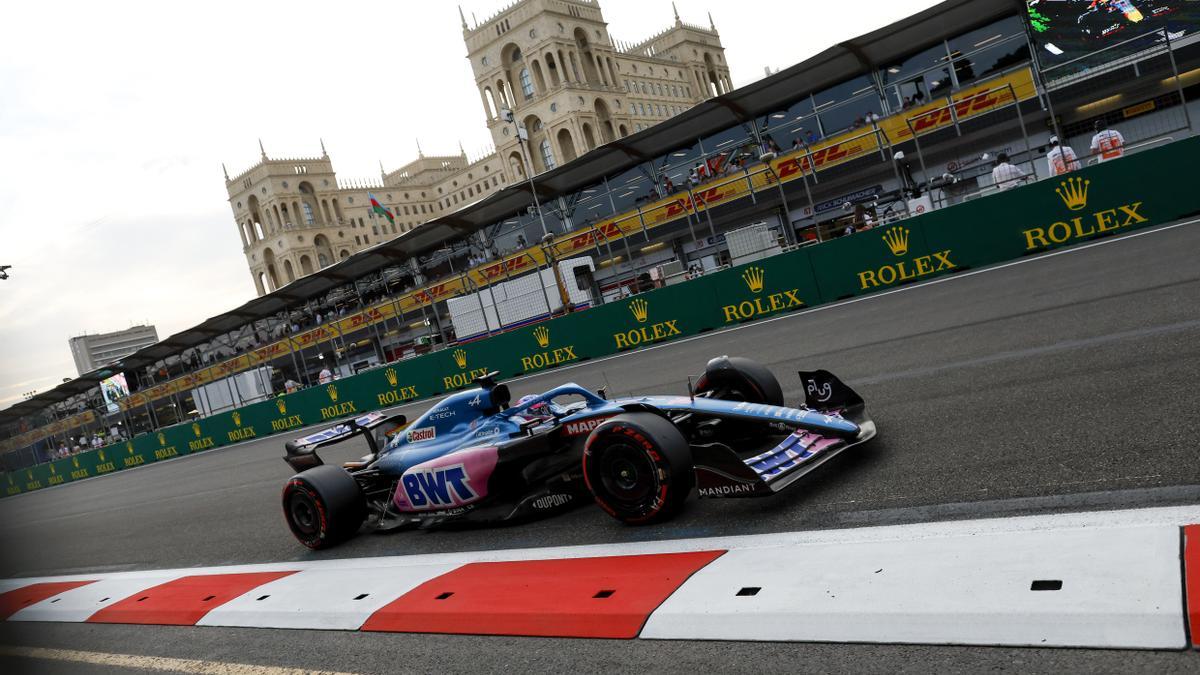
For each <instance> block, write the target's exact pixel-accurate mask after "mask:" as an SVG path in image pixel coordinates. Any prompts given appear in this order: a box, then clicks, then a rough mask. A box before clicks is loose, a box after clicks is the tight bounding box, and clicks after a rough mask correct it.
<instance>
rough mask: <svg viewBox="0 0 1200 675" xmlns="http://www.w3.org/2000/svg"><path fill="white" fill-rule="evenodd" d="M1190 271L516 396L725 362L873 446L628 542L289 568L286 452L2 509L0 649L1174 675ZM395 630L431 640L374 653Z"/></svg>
mask: <svg viewBox="0 0 1200 675" xmlns="http://www.w3.org/2000/svg"><path fill="white" fill-rule="evenodd" d="M1197 250H1200V222H1190V221H1186V222H1182V223H1176V224H1172V225H1168V226H1164V227H1160V228H1155V229H1150V230H1145V231H1141V232H1137V233H1133V234H1131V235H1128V236H1125V237H1121V238H1113V239H1108V240H1104V241H1102V242H1098V243H1096V244H1090V245H1085V246H1082V247H1077V248H1074V249H1067V250H1064V251H1061V252H1057V253H1054V254H1049V255H1044V256H1041V257H1037V258H1030V259H1025V260H1022V261H1020V262H1019V263H1016V264H1009V265H1003V266H998V267H995V268H991V269H986V270H980V271H975V272H971V273H967V274H964V275H958V276H954V277H947V278H945V279H944V280H940V281H935V282H931V283H927V284H924V285H917V286H912V287H907V288H905V289H902V290H899V291H895V292H891V293H888V294H881V295H876V296H870V297H865V298H862V299H857V300H853V301H850V302H845V303H841V304H835V305H828V306H823V307H821V308H816V309H813V310H809V311H805V312H801V313H797V314H791V315H787V316H785V317H782V318H779V319H774V320H769V321H764V322H761V323H758V324H752V325H747V326H744V327H740V328H737V329H733V330H726V331H720V332H715V333H711V334H706V335H704V336H700V337H697V338H692V339H688V340H684V341H680V342H676V343H671V344H668V345H664V346H662V347H657V348H654V349H650V350H646V351H643V352H638V353H633V354H628V355H622V356H617V357H615V358H610V359H597V360H593V361H590V362H587V363H583V364H579V365H578V366H574V367H571V368H568V369H565V370H562V371H556V372H552V373H546V374H539V375H534V376H531V377H526V378H520V379H517V380H514V381H512V382H511V383H510V386H511V387H512V389H513V393H514V395H515V396H520V395H523V394H526V393H530V392H534V391H539V390H544V389H547V388H549V387H551V386H554V385H555V384H559V383H561V382H563V381H570V380H574V381H576V382H578V383H580V384H582V385H584V386H592V387H599V386H609V387H610V392H612V393H613V394H614V395H619V394H625V393H627V392H630V391H637V392H647V393H672V392H682V391H685V390H686V376H687V374H688V373H695V372H698V371H699V370H700V368H702V366H703V363H704V361H705V360H706V359H707V358H708V357H711V356H714V355H720V354H731V355H745V356H750V357H753V358H755V359H757V360H759V361H761V362H763V363H764V364H765V365H767V366H768V367H770V368H771V369H772V370H773V371H775V372H776V373H777V374H778V376H779V378H780V380H781V383H782V384H783V387H784V390H785V391H784V394H785V397H786V398H787V399H788V400H789V401H794V400H796V399H797V398H799V397H800V395H801V392H800V384H799V381H798V378H795V377H794V372H795V371H796V370H800V369H803V368H811V367H822V368H827V369H829V370H830V371H832V372H834V373H837V374H838V375H839V376H840V377H842V378H843V379H844V380H845V381H846V382H847V383H848V384H850V385H851V386H852V387H854V388H855V389H856V390H857V391H859V392H860V393H861V394H862V395H863V397H864V398H865V399H866V401H867V405H868V406H869V409H870V411H871V413H872V416H873V417H874V419H875V420H876V422H877V424H878V425H879V429H880V436H879V438H878V439H876V440H875V441H873V442H872V443H870V444H868V445H865V446H863V447H862V452H859V453H855V454H853V455H850V454H847V455H846V456H844V457H842V458H839V459H838V461H837V462H833V463H831V464H829V465H828V466H826V467H823V468H822V470H821V471H819V472H816V473H814V474H813V475H812V476H811V477H809V478H807V479H806V480H804V481H802V482H800V483H798V484H797V485H796V486H794V487H793V488H790V489H789V490H788V491H786V492H784V493H782V494H780V495H777V496H775V497H773V498H771V499H762V500H715V499H712V500H692V501H690V502H689V503H688V505H687V507H686V508H685V510H684V511H683V513H682V514H681V515H680V516H679V517H678V518H676V519H675V520H673V521H670V522H668V523H665V524H662V525H657V526H653V527H649V528H630V527H623V526H621V525H619V524H618V523H616V522H615V521H613V520H612V519H611V518H609V517H608V516H607V515H606V514H604V513H603V512H601V511H600V510H599V509H595V508H590V507H587V508H581V509H578V510H576V511H573V512H570V513H567V514H564V515H562V516H560V517H556V518H552V519H547V520H543V521H535V522H532V523H528V524H523V525H517V526H513V527H503V528H480V529H472V530H465V531H427V532H404V533H397V534H393V535H379V536H375V535H366V534H364V535H360V536H359V537H357V538H355V539H353V540H351V541H349V542H347V543H346V544H344V545H342V546H340V547H338V548H335V549H332V550H330V551H323V552H310V551H307V550H306V549H303V548H302V547H300V546H299V545H298V544H297V543H296V542H295V541H294V540H293V539H292V537H291V535H290V533H289V532H288V531H287V528H286V526H285V525H284V523H283V520H282V516H281V514H280V511H279V508H280V507H279V491H280V489H281V487H282V485H283V483H284V481H285V480H286V479H287V478H288V476H289V475H290V471H289V469H288V467H287V466H286V465H285V464H284V462H283V461H282V455H283V450H282V448H281V447H280V444H279V441H278V440H276V439H265V440H260V441H257V442H252V443H246V444H242V445H239V446H234V447H229V448H223V449H216V450H212V451H209V452H205V453H201V454H197V455H193V456H188V457H183V458H180V459H175V460H170V461H165V462H161V463H156V464H153V465H149V466H145V467H140V468H135V469H130V470H127V471H122V472H118V473H116V474H113V475H109V476H104V477H100V478H95V479H90V480H84V481H79V482H77V483H71V484H68V485H64V486H60V487H54V488H48V489H45V490H40V491H36V492H31V493H29V494H23V495H18V496H16V497H11V498H8V499H5V500H0V540H2V541H3V542H4V550H3V555H2V556H0V577H3V581H2V582H0V593H2V595H0V614H3V615H5V616H7V621H4V622H0V630H2V631H3V633H4V635H5V637H3V638H2V639H0V644H9V645H11V644H14V643H16V644H21V645H36V646H40V647H43V648H51V647H53V648H57V649H67V650H71V649H85V648H87V649H94V650H97V651H104V652H121V651H122V650H129V651H140V652H142V653H146V654H160V655H164V656H166V655H169V656H176V657H186V658H199V657H201V656H204V655H207V654H210V653H216V654H220V653H222V650H223V649H226V647H223V646H220V645H219V644H218V643H220V644H221V645H223V644H225V642H226V641H228V644H230V645H233V646H232V647H229V648H228V650H233V649H236V650H240V651H235V652H233V653H230V652H229V651H228V650H226V651H225V652H224V654H225V656H226V659H225V660H243V659H245V660H253V661H257V662H263V661H265V662H268V663H297V664H298V665H301V666H304V667H315V666H314V665H313V664H317V665H322V666H323V667H325V668H327V669H330V670H338V671H345V670H352V671H359V672H361V671H371V672H375V671H376V670H386V666H387V664H385V663H382V662H381V661H370V660H369V659H370V658H374V657H372V656H370V655H371V654H373V653H375V652H371V651H370V650H371V649H372V647H371V646H370V645H381V644H388V645H393V648H394V649H400V647H398V646H396V645H399V644H403V649H405V650H411V651H412V652H413V653H424V654H425V655H426V656H428V657H429V658H448V659H451V660H450V661H447V663H450V664H452V667H450V668H449V669H450V670H456V669H469V668H470V665H471V664H472V663H479V662H480V659H488V658H493V657H494V658H501V657H500V656H496V655H503V658H504V659H505V661H504V662H503V663H505V664H515V665H512V667H516V668H520V667H525V668H534V667H536V666H538V665H545V664H547V663H552V664H553V663H558V664H563V665H567V664H566V663H564V661H563V660H564V659H566V658H567V657H568V656H571V657H573V658H580V657H581V655H595V656H596V657H597V658H598V659H600V660H599V661H596V663H610V662H613V661H611V660H612V659H619V658H622V657H618V656H616V654H617V652H615V651H613V650H614V649H616V648H615V647H611V646H606V645H610V644H611V643H612V642H613V641H606V640H598V641H597V640H582V641H581V640H571V639H570V638H555V639H554V640H552V641H550V643H549V644H559V643H562V644H570V645H571V650H572V651H571V652H570V653H569V654H568V653H562V654H559V653H558V652H557V650H556V648H554V647H552V646H547V644H548V643H547V642H545V641H539V640H538V638H534V637H517V638H504V637H499V636H496V637H491V638H487V639H486V640H485V639H483V638H476V637H471V636H466V635H453V636H440V635H438V634H437V632H436V631H442V632H451V631H460V632H470V633H475V634H498V635H520V636H536V635H561V636H584V635H588V636H606V637H622V638H632V637H637V638H640V639H636V640H620V641H617V642H619V643H620V644H623V645H626V646H625V647H621V649H623V650H636V653H638V654H643V655H646V658H654V659H665V660H661V661H655V663H661V664H664V667H666V666H671V667H672V668H669V669H675V670H682V669H685V668H689V667H699V664H698V663H697V662H698V661H700V660H703V659H711V658H723V656H718V655H717V654H716V653H715V652H713V651H712V650H719V653H720V654H721V655H726V656H727V655H730V654H740V655H744V656H746V657H747V658H750V657H752V658H756V659H759V660H761V661H762V662H765V663H775V664H777V665H779V667H784V666H785V665H786V664H787V663H792V662H793V660H794V659H795V658H796V656H795V655H796V654H797V653H804V654H807V655H809V657H811V659H812V660H811V661H808V662H807V663H810V665H813V666H814V668H817V667H818V666H819V665H820V664H833V667H834V669H837V664H841V668H842V669H845V668H849V667H852V666H851V665H850V664H847V663H846V662H844V661H840V660H838V659H841V658H844V655H845V654H856V655H857V658H858V659H860V660H855V661H854V662H853V664H857V665H864V664H869V663H871V662H872V661H871V659H872V655H874V658H879V657H878V654H879V653H880V652H878V651H864V650H866V648H865V647H861V646H860V647H855V646H853V645H845V644H839V645H837V647H838V649H839V650H841V651H838V652H836V653H830V652H827V651H822V650H823V649H824V648H822V647H821V646H820V644H804V645H802V644H797V643H793V642H786V643H785V642H776V641H784V640H786V641H792V640H803V641H817V642H818V643H820V642H838V643H841V642H855V643H909V644H961V645H1028V646H1087V647H1096V648H1100V647H1105V648H1113V647H1130V648H1138V649H1160V650H1176V651H1175V652H1174V653H1164V652H1153V653H1151V652H1122V653H1121V655H1120V660H1107V661H1106V660H1104V659H1105V658H1106V657H1105V655H1106V654H1107V653H1108V652H1104V651H1100V650H1086V651H1072V650H1021V651H1019V652H1010V651H1002V650H995V649H993V650H992V651H988V650H986V649H981V648H979V647H968V648H950V647H937V648H933V647H930V648H927V649H928V650H934V651H921V649H922V648H920V647H905V648H903V649H904V650H907V651H897V650H900V649H901V648H899V647H885V646H876V647H872V648H871V649H872V650H891V651H887V652H886V659H889V660H887V661H884V662H887V663H892V664H895V663H908V664H909V665H910V666H912V667H917V666H918V665H920V664H923V663H926V662H936V663H938V664H940V666H941V667H942V669H951V670H953V669H962V668H963V663H964V662H963V661H960V660H956V659H965V658H968V657H969V658H970V659H977V660H973V661H969V664H972V665H974V666H975V667H978V668H987V667H992V666H996V665H997V664H1000V665H1002V666H1003V665H1011V663H1013V659H1016V658H1018V657H1016V656H1014V654H1020V656H1019V659H1023V660H1024V661H1022V662H1023V663H1030V661H1029V660H1031V659H1037V661H1036V663H1055V664H1059V668H1060V670H1061V669H1066V670H1105V669H1108V670H1112V669H1114V668H1115V669H1122V668H1129V669H1134V670H1136V669H1139V667H1138V666H1136V665H1134V666H1130V665H1129V664H1131V663H1132V664H1142V665H1141V667H1140V668H1141V669H1147V670H1150V669H1154V670H1156V671H1158V672H1163V671H1164V670H1170V669H1171V668H1176V669H1182V670H1185V671H1186V670H1189V669H1190V670H1194V669H1195V667H1196V661H1195V658H1197V655H1196V654H1194V653H1185V652H1180V651H1178V650H1181V649H1184V648H1185V647H1187V646H1188V645H1194V644H1195V643H1196V641H1197V640H1196V627H1197V626H1198V625H1200V620H1198V619H1197V616H1196V611H1197V609H1196V603H1197V600H1198V599H1200V588H1197V584H1198V583H1200V582H1198V581H1197V566H1198V564H1200V563H1198V562H1197V553H1196V549H1197V538H1198V536H1200V535H1198V533H1197V527H1196V526H1197V525H1200V507H1198V506H1197V504H1200V462H1196V461H1195V448H1196V442H1195V439H1196V438H1197V437H1200V418H1198V416H1197V415H1196V410H1198V409H1200V391H1198V390H1197V388H1196V386H1195V383H1196V382H1197V381H1200V316H1198V315H1197V311H1196V310H1197V304H1196V298H1197V297H1200V269H1198V268H1197V267H1196V265H1195V251H1197ZM789 375H791V376H789ZM422 407H423V404H422V405H417V406H409V407H406V408H402V409H399V410H400V411H401V412H404V413H406V414H409V415H411V414H412V413H413V412H414V411H416V410H419V409H420V408H422ZM333 450H334V451H333V452H331V453H330V454H329V456H328V457H327V458H326V459H327V460H329V461H330V462H334V461H343V460H345V459H349V458H351V457H354V456H355V455H361V454H363V452H364V451H365V447H364V446H362V445H356V444H355V442H349V443H346V444H345V447H342V446H337V447H336V448H334V449H333ZM614 557H617V558H619V562H620V564H615V565H614V564H611V563H612V562H613V558H614ZM481 579H482V580H488V581H486V582H481ZM498 580H503V583H498ZM447 594H449V595H447ZM143 598H144V599H143ZM518 610H521V611H520V612H519V614H520V616H515V615H514V614H515V613H517V611H518ZM34 622H42V623H34ZM50 622H52V623H50ZM100 622H117V623H100ZM120 622H124V623H126V624H134V625H122V624H121V623H120ZM146 624H155V625H146ZM179 624H184V626H185V627H181V628H178V627H171V626H172V625H179ZM240 626H264V627H265V626H278V627H285V626H286V627H288V629H287V630H276V629H270V628H268V629H254V630H253V631H251V632H249V633H244V632H238V631H242V630H245V629H241V628H237V627H240ZM29 628H32V629H33V630H32V631H29V630H27V629H29ZM318 628H320V629H332V630H314V629H318ZM414 629H420V630H426V631H434V632H430V633H423V634H421V635H419V636H413V638H414V639H413V640H411V641H406V642H402V643H398V642H396V641H397V640H404V639H405V637H406V636H407V635H408V634H406V633H393V632H389V631H409V630H414ZM131 631H132V632H131ZM163 631H176V632H163ZM180 631H181V632H180ZM139 636H145V640H146V642H145V643H139V642H138V640H139V639H142V638H139ZM185 636H186V637H185ZM206 636H215V637H206ZM293 636H294V637H293ZM418 637H419V638H420V639H419V640H417V639H416V638H418ZM364 640H370V641H371V642H370V643H369V644H368V643H365V642H364ZM713 640H718V641H728V640H735V641H738V642H712V641H713ZM564 641H565V642H564ZM740 641H752V642H753V649H752V650H748V649H743V647H742V646H741V645H740V644H739V642H740ZM197 645H199V646H197ZM308 645H320V646H321V649H320V650H316V649H315V648H314V649H313V650H312V651H305V650H306V649H308ZM673 645H679V647H678V648H673ZM709 645H719V647H718V646H709ZM201 648H203V649H206V650H208V651H206V652H203V653H200V654H197V652H196V651H190V650H195V649H201ZM955 649H965V650H967V651H953V650H955ZM423 650H425V651H423ZM797 650H800V651H797ZM914 650H915V651H914ZM946 650H950V651H946ZM435 652H436V654H435ZM448 653H453V654H456V656H454V657H447V656H445V654H448ZM622 653H632V652H628V651H626V652H622ZM1148 654H1153V657H1151V656H1148ZM947 655H949V656H947ZM1034 655H1036V656H1034ZM4 657H5V654H0V659H3V658H4ZM378 658H379V659H383V658H384V657H383V656H382V655H380V656H378ZM1152 658H1153V659H1154V660H1152V661H1150V660H1147V659H1152ZM1161 658H1171V659H1175V660H1173V661H1170V662H1169V664H1168V665H1167V666H1163V665H1162V664H1163V663H1164V662H1163V661H1161V660H1158V659H1161ZM356 659H368V660H367V661H361V662H360V661H356ZM556 659H558V660H556ZM605 659H610V660H605ZM823 659H829V660H823ZM980 659H981V660H980ZM989 659H991V660H989ZM1178 659H1186V661H1185V662H1181V661H1179V660H1178ZM931 660H932V661H931ZM1064 661H1065V665H1063V663H1064ZM489 662H491V661H489ZM616 662H620V663H627V662H626V661H624V660H621V661H616ZM875 663H879V661H875ZM676 666H677V667H676ZM597 667H600V666H597ZM1047 667H1048V666H1047Z"/></svg>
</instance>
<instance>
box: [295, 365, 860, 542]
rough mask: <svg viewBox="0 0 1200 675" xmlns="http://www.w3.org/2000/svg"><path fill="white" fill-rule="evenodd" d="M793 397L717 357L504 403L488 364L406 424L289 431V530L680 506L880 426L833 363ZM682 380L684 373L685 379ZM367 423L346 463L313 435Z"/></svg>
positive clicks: (732, 492) (807, 465) (639, 517)
mask: <svg viewBox="0 0 1200 675" xmlns="http://www.w3.org/2000/svg"><path fill="white" fill-rule="evenodd" d="M800 377H801V379H802V382H803V385H804V391H805V402H804V404H802V405H799V406H797V407H787V406H785V405H784V402H783V390H782V389H781V388H780V386H779V382H778V381H777V380H776V379H775V376H774V375H772V374H771V372H770V371H769V370H767V369H766V368H764V367H763V366H761V365H759V364H757V363H755V362H753V361H750V360H748V359H744V358H738V357H732V358H731V357H725V356H722V357H719V358H715V359H713V360H712V361H710V362H709V363H708V365H707V367H706V368H705V371H704V374H703V375H701V376H700V377H699V379H698V380H697V381H696V386H695V388H694V389H692V390H691V391H690V392H689V393H688V395H686V396H640V397H631V398H618V399H614V400H609V399H608V398H607V396H606V394H605V392H604V391H603V390H600V391H598V392H593V391H590V390H588V389H585V388H583V387H580V386H579V385H576V384H564V385H562V386H559V387H555V388H554V389H551V390H550V391H547V392H545V393H542V394H538V395H534V396H526V397H524V398H522V399H521V400H519V401H518V402H517V403H516V404H515V405H514V404H512V403H511V400H510V395H509V390H508V387H507V386H505V385H504V384H500V383H497V382H496V381H495V379H494V378H495V375H494V374H492V375H489V376H484V377H481V378H479V379H478V380H477V381H476V384H478V387H477V388H475V389H469V390H465V391H461V392H458V393H455V394H451V395H449V396H447V397H446V398H444V399H442V400H441V401H439V402H438V403H437V404H436V405H434V406H433V407H432V408H430V409H429V410H428V411H427V412H426V413H425V414H423V415H421V416H420V417H418V418H417V419H416V420H414V421H413V422H412V423H411V424H406V420H405V419H404V417H403V416H395V417H389V416H387V415H385V414H383V413H371V414H368V415H364V416H362V417H359V418H357V419H354V420H350V421H348V422H346V423H344V424H340V425H338V426H335V427H332V428H330V429H326V430H324V431H321V432H318V433H315V434H312V435H309V436H306V437H304V438H301V439H298V440H295V441H290V442H288V443H286V444H285V447H286V450H287V455H286V457H285V460H286V461H287V463H288V464H289V465H290V466H291V467H292V469H294V470H295V471H297V472H298V473H297V474H296V475H295V476H293V477H292V478H291V479H290V480H289V481H288V482H287V484H286V485H285V486H284V489H283V512H284V517H285V518H286V520H287V524H288V526H289V527H290V528H291V530H292V533H293V534H295V536H296V538H297V539H298V540H300V542H301V543H302V544H304V545H305V546H308V547H310V548H314V549H316V548H327V547H329V546H333V545H335V544H337V543H339V542H341V541H344V540H346V539H347V538H349V537H351V536H353V535H354V534H356V533H357V532H358V531H359V530H360V529H361V528H362V525H363V523H364V521H368V519H369V524H370V526H371V528H372V529H375V530H377V531H378V530H392V529H398V528H402V527H410V526H432V525H439V524H449V523H457V522H468V521H470V522H502V521H513V520H519V519H523V518H529V517H534V516H541V515H549V514H552V513H556V512H559V511H562V510H565V509H568V508H571V507H573V506H575V505H578V504H583V503H586V502H591V501H595V502H596V503H597V504H599V505H600V507H601V508H602V509H604V510H605V511H607V512H608V513H609V514H610V515H612V516H613V517H614V518H616V519H618V520H620V521H622V522H624V523H628V524H633V525H636V524H647V523H655V522H659V521H662V520H665V519H667V518H670V517H672V516H673V515H675V514H676V513H677V512H678V511H679V510H680V509H681V508H682V507H683V504H684V502H685V500H686V499H687V497H688V495H689V494H690V493H691V491H692V488H693V487H695V488H697V489H698V492H699V494H700V496H701V497H758V496H766V495H771V494H774V493H776V492H779V491H780V490H782V489H784V488H785V487H787V486H789V485H791V484H792V483H794V482H795V481H796V480H797V479H799V478H800V477H802V476H804V475H805V474H807V473H809V472H810V471H812V470H813V469H815V468H816V467H817V466H820V465H821V464H823V463H825V462H826V461H828V460H829V459H831V458H833V457H835V456H836V455H838V454H839V453H841V452H842V451H844V450H846V449H847V448H849V447H851V446H854V445H858V444H859V443H863V442H865V441H867V440H869V439H870V438H872V437H874V436H875V424H874V422H872V421H871V420H870V419H869V418H868V417H867V415H866V408H865V406H864V404H863V400H862V398H860V397H859V396H858V394H856V393H855V392H854V391H853V390H851V389H850V388H849V387H847V386H846V385H844V384H843V383H842V382H841V381H840V380H838V379H837V378H836V377H834V376H833V375H832V374H830V373H828V372H826V371H823V370H818V371H814V372H801V373H800ZM689 388H690V387H689ZM360 435H361V436H364V437H365V438H366V440H367V443H368V445H369V446H370V449H371V453H370V454H369V455H367V456H366V457H363V458H362V459H361V460H360V461H356V462H347V463H346V464H344V465H343V466H341V467H337V466H331V465H327V464H324V463H323V462H322V461H321V459H320V457H319V456H318V455H317V453H316V450H317V449H318V448H321V447H323V446H327V445H331V444H334V443H340V442H342V441H346V440H348V439H350V438H354V437H356V436H360Z"/></svg>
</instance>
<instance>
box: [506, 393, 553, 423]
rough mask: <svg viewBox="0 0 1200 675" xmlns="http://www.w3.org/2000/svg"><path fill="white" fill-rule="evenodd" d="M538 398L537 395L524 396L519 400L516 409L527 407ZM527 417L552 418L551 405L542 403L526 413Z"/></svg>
mask: <svg viewBox="0 0 1200 675" xmlns="http://www.w3.org/2000/svg"><path fill="white" fill-rule="evenodd" d="M536 398H537V395H536V394H530V395H528V396H522V397H521V398H520V399H518V400H517V405H516V406H514V407H517V408H520V407H521V406H523V405H525V404H526V403H528V402H530V401H532V400H534V399H536ZM525 415H527V416H530V417H550V416H552V415H551V412H550V405H549V404H548V403H546V402H545V401H542V402H541V403H537V404H535V405H532V406H530V407H529V408H528V409H527V410H526V411H525Z"/></svg>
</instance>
